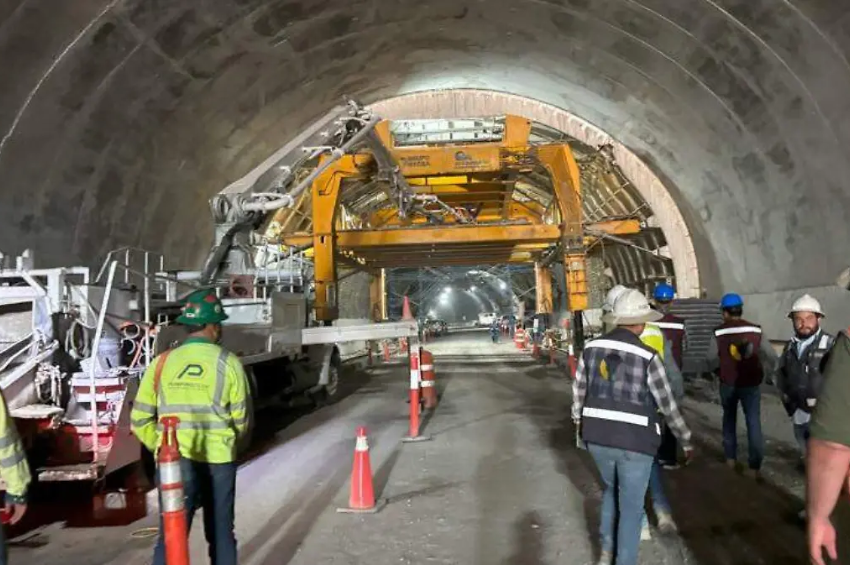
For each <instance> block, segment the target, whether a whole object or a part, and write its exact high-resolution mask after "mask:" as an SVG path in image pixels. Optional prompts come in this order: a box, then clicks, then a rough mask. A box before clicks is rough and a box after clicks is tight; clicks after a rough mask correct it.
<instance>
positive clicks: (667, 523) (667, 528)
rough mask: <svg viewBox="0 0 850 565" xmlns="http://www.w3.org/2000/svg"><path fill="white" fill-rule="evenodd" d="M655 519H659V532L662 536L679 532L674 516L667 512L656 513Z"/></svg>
mask: <svg viewBox="0 0 850 565" xmlns="http://www.w3.org/2000/svg"><path fill="white" fill-rule="evenodd" d="M655 517H656V518H658V530H659V531H660V532H661V533H662V534H665V535H668V534H675V533H676V531H677V530H678V528H676V522H674V521H673V516H671V515H670V514H668V513H667V512H656V513H655Z"/></svg>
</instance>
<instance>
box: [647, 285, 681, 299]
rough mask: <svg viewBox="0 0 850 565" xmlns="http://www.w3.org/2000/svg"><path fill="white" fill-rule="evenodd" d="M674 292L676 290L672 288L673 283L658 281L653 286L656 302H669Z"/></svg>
mask: <svg viewBox="0 0 850 565" xmlns="http://www.w3.org/2000/svg"><path fill="white" fill-rule="evenodd" d="M675 294H676V290H675V289H674V288H673V285H669V284H667V283H660V284H659V285H658V286H656V287H655V293H654V294H653V296H654V297H655V300H657V301H658V302H670V301H671V300H673V296H675Z"/></svg>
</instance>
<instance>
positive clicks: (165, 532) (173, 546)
mask: <svg viewBox="0 0 850 565" xmlns="http://www.w3.org/2000/svg"><path fill="white" fill-rule="evenodd" d="M160 422H161V423H162V426H163V432H162V445H161V446H160V448H159V456H158V457H157V463H158V467H159V499H160V505H161V512H162V532H161V534H160V535H162V537H163V542H164V543H165V563H166V564H167V565H189V529H188V526H187V522H186V499H185V496H184V494H183V478H182V475H181V473H180V448H179V447H178V445H177V424H178V423H179V422H180V419H179V418H177V417H174V416H169V417H166V418H163V419H162V420H160Z"/></svg>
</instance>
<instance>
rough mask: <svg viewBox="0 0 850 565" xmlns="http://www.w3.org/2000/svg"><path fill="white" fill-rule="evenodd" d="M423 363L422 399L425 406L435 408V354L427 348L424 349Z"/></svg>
mask: <svg viewBox="0 0 850 565" xmlns="http://www.w3.org/2000/svg"><path fill="white" fill-rule="evenodd" d="M421 351H422V357H421V365H420V367H419V370H420V371H421V372H422V381H421V384H422V400H423V404H424V405H425V408H427V409H428V410H433V409H434V408H436V407H437V376H436V372H435V371H434V355H432V354H431V352H430V351H428V350H426V349H422V350H421Z"/></svg>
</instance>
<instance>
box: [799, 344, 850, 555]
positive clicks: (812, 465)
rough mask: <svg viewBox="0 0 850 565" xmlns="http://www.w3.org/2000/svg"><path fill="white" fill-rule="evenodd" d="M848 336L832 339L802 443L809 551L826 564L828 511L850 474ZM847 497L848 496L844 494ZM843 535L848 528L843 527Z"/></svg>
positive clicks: (830, 533) (832, 535)
mask: <svg viewBox="0 0 850 565" xmlns="http://www.w3.org/2000/svg"><path fill="white" fill-rule="evenodd" d="M848 375H850V337H848V335H847V332H846V331H842V332H840V333H839V334H838V336H837V337H836V338H835V343H834V344H833V346H832V349H831V350H830V352H829V355H828V357H827V359H826V363H825V366H824V369H823V389H822V390H821V393H820V395H819V396H818V401H817V405H816V406H815V409H814V411H813V412H812V420H811V422H810V428H809V431H810V437H809V442H808V446H807V448H806V483H807V487H806V515H807V517H808V541H809V556H810V559H811V562H812V563H813V564H815V565H824V563H825V562H824V558H823V551H824V550H826V552H827V554H828V555H829V557H830V559H832V561H833V562H835V563H837V562H838V555H837V553H836V545H835V543H836V537H837V536H836V532H835V528H834V526H833V525H832V522H831V520H830V516H831V515H832V512H833V510H835V505H836V503H837V502H838V498H839V496H840V495H841V491H842V489H843V488H844V486H845V485H847V484H848V474H850V378H848ZM845 496H846V495H845ZM842 535H843V536H847V532H843V534H842Z"/></svg>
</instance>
